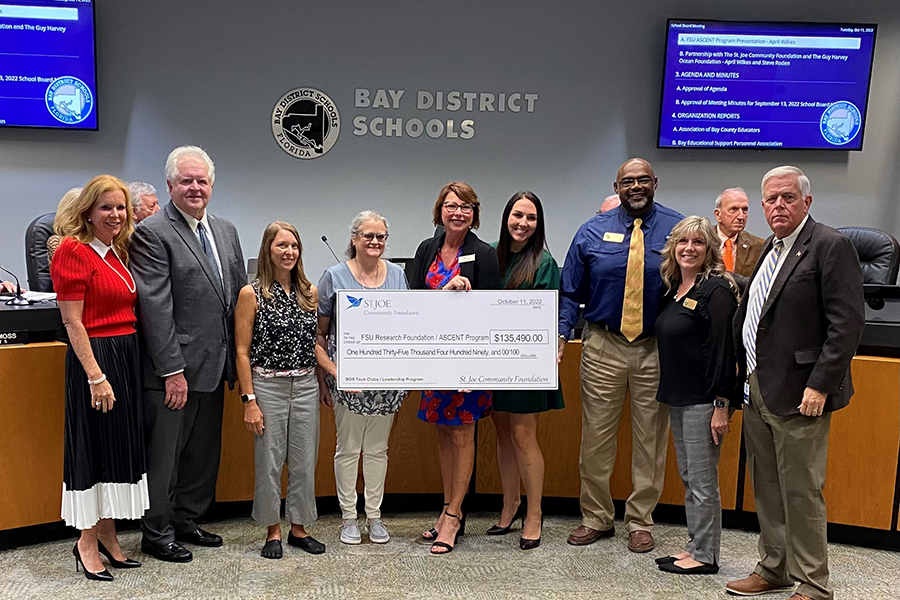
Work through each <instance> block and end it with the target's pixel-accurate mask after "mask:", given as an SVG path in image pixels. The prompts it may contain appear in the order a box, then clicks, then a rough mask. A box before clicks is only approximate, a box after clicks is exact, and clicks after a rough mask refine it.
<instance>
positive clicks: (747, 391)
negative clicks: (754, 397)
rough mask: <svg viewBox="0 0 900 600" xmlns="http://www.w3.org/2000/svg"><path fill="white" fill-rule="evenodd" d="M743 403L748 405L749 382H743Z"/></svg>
mask: <svg viewBox="0 0 900 600" xmlns="http://www.w3.org/2000/svg"><path fill="white" fill-rule="evenodd" d="M744 404H746V405H747V406H750V382H749V381H745V382H744Z"/></svg>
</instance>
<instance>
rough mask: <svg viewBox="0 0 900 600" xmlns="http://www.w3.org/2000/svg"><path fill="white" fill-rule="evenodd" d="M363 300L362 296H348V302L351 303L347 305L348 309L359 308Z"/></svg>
mask: <svg viewBox="0 0 900 600" xmlns="http://www.w3.org/2000/svg"><path fill="white" fill-rule="evenodd" d="M362 301H363V299H362V298H354V297H353V296H347V302H349V303H350V305H349V306H347V310H350V309H351V308H358V307H359V305H360V304H362Z"/></svg>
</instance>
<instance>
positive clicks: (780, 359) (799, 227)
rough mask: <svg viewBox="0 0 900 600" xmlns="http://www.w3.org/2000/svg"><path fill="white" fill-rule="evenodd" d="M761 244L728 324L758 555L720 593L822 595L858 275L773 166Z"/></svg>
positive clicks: (799, 188)
mask: <svg viewBox="0 0 900 600" xmlns="http://www.w3.org/2000/svg"><path fill="white" fill-rule="evenodd" d="M762 191H763V201H762V207H763V211H764V212H765V214H766V221H767V222H768V223H769V227H771V228H772V232H773V234H774V235H773V236H771V237H770V238H769V239H767V240H766V242H765V245H764V247H763V253H762V258H761V259H760V261H759V262H758V264H757V265H756V269H755V270H754V272H753V274H752V276H751V279H750V287H749V290H748V292H747V293H746V294H745V295H744V298H743V299H742V300H741V304H740V306H739V307H738V311H737V314H736V315H735V320H734V329H735V340H738V341H739V342H740V343H739V344H738V357H739V363H740V364H741V365H742V366H743V365H744V364H746V373H747V374H748V377H747V384H746V385H745V387H744V389H745V392H744V396H745V398H744V401H745V403H748V405H747V406H745V407H744V441H745V444H746V447H747V462H748V466H749V469H750V476H751V480H752V482H753V492H754V497H755V499H756V510H757V515H758V516H759V525H760V538H759V555H760V559H759V562H758V563H757V565H756V569H755V570H754V572H753V573H752V574H751V575H750V576H749V577H747V578H746V579H741V580H738V581H732V582H730V583H729V584H727V585H726V586H725V589H726V591H728V592H730V593H732V594H737V595H744V596H747V595H759V594H766V593H769V592H780V591H784V590H790V589H792V588H793V585H794V582H795V581H799V582H800V586H799V587H798V588H797V590H796V592H795V593H794V595H793V596H791V599H792V600H801V599H812V600H831V599H832V598H833V597H834V591H833V589H832V587H831V584H830V582H829V577H828V539H827V535H826V525H827V519H826V516H825V498H824V496H823V495H822V488H823V487H824V485H825V467H826V460H827V456H828V431H829V426H830V423H831V413H832V412H833V411H835V410H838V409H840V408H843V407H845V406H847V404H848V403H849V402H850V397H851V396H852V395H853V384H852V382H851V380H850V362H851V360H852V359H853V354H854V353H855V352H856V347H857V345H858V344H859V340H860V337H861V336H862V331H863V326H864V322H865V315H864V307H863V292H862V272H861V269H860V267H859V259H858V258H857V255H856V251H855V250H854V249H853V246H852V245H851V243H850V241H849V240H848V239H847V238H845V237H844V236H843V235H841V234H840V233H838V232H837V231H835V230H834V229H832V228H830V227H827V226H825V225H822V224H821V223H817V222H816V221H814V220H813V219H812V217H810V216H809V206H810V204H811V203H812V195H810V189H809V179H808V178H807V177H806V176H805V175H804V174H803V172H802V171H801V170H800V169H798V168H797V167H778V168H775V169H772V170H771V171H769V172H768V173H766V175H765V177H763V180H762Z"/></svg>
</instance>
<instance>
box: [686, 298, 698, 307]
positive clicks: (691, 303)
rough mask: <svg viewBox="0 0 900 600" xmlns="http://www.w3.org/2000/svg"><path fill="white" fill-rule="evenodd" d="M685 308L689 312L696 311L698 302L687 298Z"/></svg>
mask: <svg viewBox="0 0 900 600" xmlns="http://www.w3.org/2000/svg"><path fill="white" fill-rule="evenodd" d="M684 307H685V308H686V309H688V310H694V309H695V308H697V301H696V300H693V299H692V298H685V299H684Z"/></svg>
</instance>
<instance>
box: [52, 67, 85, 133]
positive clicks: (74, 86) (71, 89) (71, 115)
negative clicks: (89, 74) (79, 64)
mask: <svg viewBox="0 0 900 600" xmlns="http://www.w3.org/2000/svg"><path fill="white" fill-rule="evenodd" d="M44 100H45V101H46V103H47V110H49V111H50V114H51V115H53V117H54V118H55V119H56V120H57V121H59V122H61V123H66V124H68V125H74V124H75V123H81V122H82V121H84V120H85V119H87V118H88V116H89V115H90V114H91V110H93V108H94V96H93V94H91V90H89V89H88V86H86V85H85V84H84V82H83V81H81V80H80V79H77V78H75V77H60V78H58V79H54V80H53V81H52V82H51V83H50V85H49V86H47V93H46V94H44Z"/></svg>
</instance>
